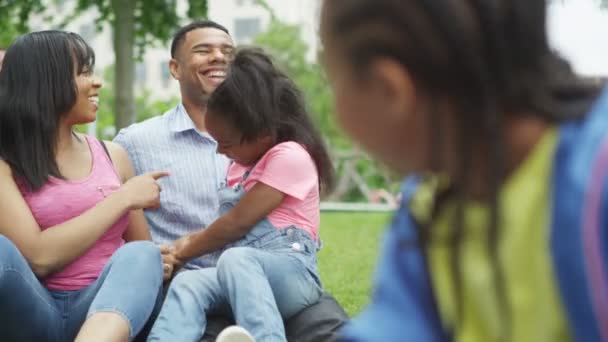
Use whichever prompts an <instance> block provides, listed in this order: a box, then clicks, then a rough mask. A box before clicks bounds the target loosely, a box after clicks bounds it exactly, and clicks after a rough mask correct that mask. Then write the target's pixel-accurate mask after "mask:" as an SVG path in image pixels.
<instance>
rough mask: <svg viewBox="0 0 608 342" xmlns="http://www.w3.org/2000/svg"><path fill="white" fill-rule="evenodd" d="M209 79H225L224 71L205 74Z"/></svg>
mask: <svg viewBox="0 0 608 342" xmlns="http://www.w3.org/2000/svg"><path fill="white" fill-rule="evenodd" d="M207 75H208V76H209V77H226V72H225V71H212V72H210V73H208V74H207Z"/></svg>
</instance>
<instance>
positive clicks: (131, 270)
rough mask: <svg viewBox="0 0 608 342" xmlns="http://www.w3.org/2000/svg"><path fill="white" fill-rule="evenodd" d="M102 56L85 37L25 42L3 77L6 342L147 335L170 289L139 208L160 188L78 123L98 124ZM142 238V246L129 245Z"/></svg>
mask: <svg viewBox="0 0 608 342" xmlns="http://www.w3.org/2000/svg"><path fill="white" fill-rule="evenodd" d="M94 61H95V56H94V53H93V51H92V49H91V48H90V47H89V46H88V45H87V43H86V42H85V41H84V40H83V39H82V38H81V37H80V36H78V35H76V34H74V33H68V32H61V31H42V32H35V33H29V34H26V35H23V36H21V37H19V38H17V39H16V40H15V41H14V42H13V43H12V44H11V46H10V47H9V48H8V49H7V51H6V55H5V59H4V64H3V68H2V70H1V71H0V189H2V190H1V191H2V196H1V197H0V198H1V200H0V322H2V323H0V337H1V338H2V340H5V339H7V340H9V341H66V340H77V341H125V340H128V339H132V338H134V337H135V336H136V334H137V333H138V332H139V331H140V330H142V328H143V327H144V324H145V323H146V321H147V320H148V318H149V316H150V314H151V312H152V310H153V308H154V305H155V303H156V301H157V298H158V295H159V292H160V289H161V285H162V280H163V271H162V267H161V265H162V262H161V253H160V251H159V249H158V248H157V247H156V246H155V245H153V244H152V243H151V242H150V241H148V240H150V234H149V232H148V227H147V224H146V221H145V218H144V216H143V212H142V209H144V208H154V207H158V205H159V203H160V202H159V199H160V198H159V196H160V188H159V186H158V184H157V183H156V179H157V178H159V177H163V176H166V175H167V174H166V173H164V172H150V173H148V174H144V175H141V176H137V177H135V176H134V171H133V168H132V166H131V164H130V161H129V159H128V157H127V155H126V152H125V151H124V150H123V149H122V148H121V147H119V146H118V145H115V144H112V143H107V148H106V145H105V144H104V143H102V142H100V141H99V140H97V139H96V138H94V137H89V136H84V135H81V134H78V133H75V132H74V130H73V125H76V124H83V123H88V122H91V121H94V120H95V117H96V112H97V107H98V102H99V88H100V87H101V86H102V83H101V80H99V79H98V78H97V77H96V76H94V74H93V66H94ZM135 240H142V241H137V242H130V241H135Z"/></svg>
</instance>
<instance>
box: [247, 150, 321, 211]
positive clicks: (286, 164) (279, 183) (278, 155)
mask: <svg viewBox="0 0 608 342" xmlns="http://www.w3.org/2000/svg"><path fill="white" fill-rule="evenodd" d="M263 161H264V164H265V165H263V166H264V169H263V170H262V173H261V175H260V177H259V179H258V180H257V181H258V182H262V183H264V184H266V185H268V186H271V187H273V188H275V189H277V190H279V191H281V192H282V193H284V194H286V195H289V196H292V197H294V198H297V199H299V200H304V199H305V198H306V196H307V195H308V193H309V192H310V191H311V190H313V189H314V188H315V187H318V186H319V185H318V184H319V177H318V175H317V168H316V166H315V163H314V161H313V159H312V157H311V156H310V154H308V151H306V149H304V147H302V146H301V145H299V144H297V143H294V142H287V143H282V144H279V145H276V146H275V147H273V148H272V149H271V150H270V151H268V153H267V154H266V156H264V160H263Z"/></svg>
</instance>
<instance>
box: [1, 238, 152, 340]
mask: <svg viewBox="0 0 608 342" xmlns="http://www.w3.org/2000/svg"><path fill="white" fill-rule="evenodd" d="M161 265H162V262H161V257H160V251H159V249H158V247H157V246H155V245H154V244H152V243H151V242H148V241H138V242H130V243H127V244H125V245H124V246H122V247H121V248H119V249H118V250H117V251H116V252H115V253H114V255H113V256H112V257H111V258H110V260H109V261H108V263H107V264H106V265H105V267H104V269H103V271H102V272H101V274H100V275H99V278H97V280H96V281H95V282H94V283H93V284H91V285H89V286H88V287H86V288H84V289H81V290H75V291H55V290H48V289H46V288H45V287H44V286H42V284H41V283H40V281H39V280H38V279H37V278H36V276H35V275H34V273H33V272H32V270H31V268H30V267H29V265H28V263H27V261H26V260H25V258H24V257H23V255H22V254H21V253H20V252H19V250H18V249H17V248H16V247H15V245H14V244H13V243H12V242H11V241H10V240H9V239H7V238H6V237H4V236H2V235H0V339H2V340H3V341H4V340H6V341H69V340H74V338H75V337H76V335H77V334H78V331H79V330H80V327H81V326H82V324H83V323H84V321H85V319H86V318H87V317H89V316H91V315H92V314H94V313H97V312H115V313H117V314H120V315H121V316H122V317H124V318H125V320H127V322H128V323H129V327H130V336H131V338H133V337H134V336H135V335H136V334H137V333H138V332H139V331H140V330H141V329H142V327H143V326H144V324H145V323H146V321H147V319H148V317H149V316H150V313H151V312H152V309H153V307H154V305H155V303H156V299H157V297H158V295H159V294H160V290H161V285H162V266H161Z"/></svg>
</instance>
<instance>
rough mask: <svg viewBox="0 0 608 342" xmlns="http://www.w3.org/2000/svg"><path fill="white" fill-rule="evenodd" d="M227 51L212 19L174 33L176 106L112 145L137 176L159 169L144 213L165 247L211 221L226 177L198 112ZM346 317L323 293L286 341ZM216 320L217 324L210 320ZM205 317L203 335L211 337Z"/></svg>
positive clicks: (334, 326)
mask: <svg viewBox="0 0 608 342" xmlns="http://www.w3.org/2000/svg"><path fill="white" fill-rule="evenodd" d="M233 54H234V43H233V41H232V38H231V37H230V35H229V33H228V30H226V28H224V27H223V26H221V25H219V24H217V23H215V22H212V21H200V22H194V23H191V24H189V25H186V26H184V27H182V28H181V29H179V30H178V31H177V32H176V34H175V36H174V39H173V42H172V44H171V61H170V62H169V68H170V72H171V75H172V76H173V77H174V78H175V79H176V80H177V81H178V82H179V84H180V92H181V96H182V102H181V103H180V104H179V105H177V106H176V107H175V108H172V109H170V110H169V111H167V112H166V113H164V114H163V115H162V116H158V117H154V118H151V119H148V120H146V121H143V122H141V123H137V124H134V125H131V126H129V127H128V128H125V129H123V130H121V131H120V132H119V133H118V135H117V136H116V138H115V139H114V141H115V142H116V143H118V144H120V145H121V146H123V147H124V148H125V150H126V151H127V152H128V154H129V157H130V159H131V161H132V162H133V166H134V168H135V171H136V172H137V174H141V173H144V172H147V171H149V170H167V171H169V172H170V173H171V175H170V177H165V178H164V179H162V180H160V181H159V182H160V183H161V186H162V189H163V193H162V196H161V207H160V208H159V209H157V210H148V211H146V213H145V214H146V218H147V220H148V224H149V226H150V230H151V233H152V237H153V239H154V241H155V242H156V243H158V244H167V243H170V242H171V241H173V240H176V239H178V238H180V237H181V236H183V235H185V234H187V233H190V232H192V231H197V230H200V229H203V228H204V227H206V226H207V225H208V224H210V223H211V222H213V220H214V219H215V218H216V217H217V212H218V198H217V190H218V189H219V187H220V186H221V184H222V182H223V181H224V178H225V176H226V169H227V166H228V160H227V159H226V158H225V157H224V156H223V155H220V154H217V153H216V148H217V144H216V142H215V141H214V140H213V138H211V136H210V135H209V134H207V132H206V130H205V125H204V115H205V110H206V104H207V100H208V98H209V95H210V94H211V93H212V92H213V90H215V88H216V87H217V86H218V85H219V84H220V83H221V82H222V81H223V80H224V77H225V75H226V71H227V68H228V65H229V63H230V61H231V59H232V57H233ZM218 257H219V254H218V253H212V254H208V255H204V256H202V257H199V258H197V259H195V260H193V261H191V262H190V263H188V264H187V265H186V266H185V267H186V268H190V269H192V268H201V267H213V266H215V263H216V261H217V258H218ZM346 319H347V316H346V314H345V313H344V311H343V310H342V308H341V307H340V306H339V305H338V304H337V302H336V301H335V300H334V299H333V298H332V297H331V296H330V295H329V294H327V295H324V296H323V297H322V298H321V300H320V301H319V303H318V304H317V305H313V306H311V307H309V308H307V309H305V310H304V311H302V312H301V313H299V314H298V315H296V316H295V317H293V318H291V319H290V320H289V321H288V322H287V324H286V328H287V329H286V330H287V334H288V338H289V339H290V340H297V341H313V340H314V341H331V340H335V339H336V337H337V330H338V329H339V328H340V327H341V326H342V324H343V323H344V322H345V320H346ZM216 322H217V321H216ZM217 328H219V326H218V324H214V322H213V320H210V322H209V324H208V327H207V332H206V336H207V337H206V338H211V339H210V340H213V338H212V337H211V336H209V335H214V334H216V331H217V330H216V329H217Z"/></svg>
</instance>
